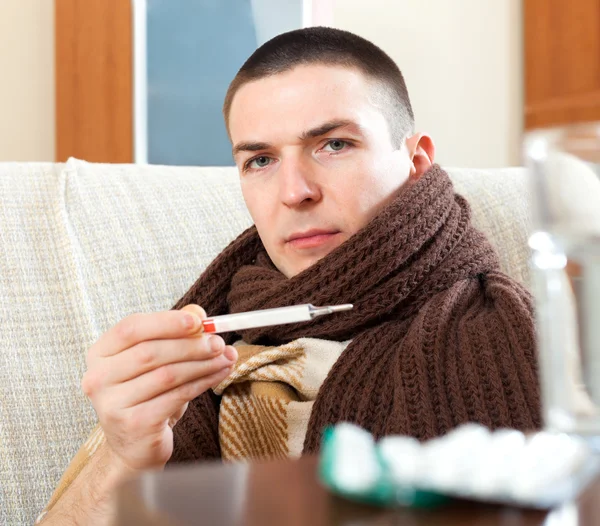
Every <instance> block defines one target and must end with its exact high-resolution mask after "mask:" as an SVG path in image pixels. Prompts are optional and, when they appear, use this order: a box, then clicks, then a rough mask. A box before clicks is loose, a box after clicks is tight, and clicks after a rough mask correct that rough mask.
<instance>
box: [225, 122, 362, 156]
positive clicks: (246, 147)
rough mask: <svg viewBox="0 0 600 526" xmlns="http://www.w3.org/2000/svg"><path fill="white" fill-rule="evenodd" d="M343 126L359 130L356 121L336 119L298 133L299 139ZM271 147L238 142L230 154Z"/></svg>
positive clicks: (257, 143)
mask: <svg viewBox="0 0 600 526" xmlns="http://www.w3.org/2000/svg"><path fill="white" fill-rule="evenodd" d="M344 126H351V127H353V128H355V129H356V130H357V131H359V132H360V131H361V127H360V125H358V124H357V123H356V122H354V121H351V120H347V119H337V120H333V121H329V122H325V123H323V124H321V125H319V126H317V127H316V128H312V129H310V130H307V131H305V132H302V134H301V135H300V140H301V141H305V140H306V139H314V138H316V137H320V136H321V135H325V134H327V133H329V132H331V131H333V130H336V129H337V128H343V127H344ZM271 147H272V145H271V144H269V143H268V142H240V143H238V144H236V145H235V146H234V147H233V150H232V155H233V157H235V156H236V155H237V154H238V153H240V152H259V151H261V150H268V149H270V148H271Z"/></svg>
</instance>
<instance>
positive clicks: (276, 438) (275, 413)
mask: <svg viewBox="0 0 600 526" xmlns="http://www.w3.org/2000/svg"><path fill="white" fill-rule="evenodd" d="M349 343H350V342H349V341H347V342H341V343H340V342H333V341H327V340H319V339H315V338H300V339H298V340H295V341H293V342H291V343H289V344H287V345H282V346H280V347H262V346H257V345H245V344H243V343H239V344H236V348H237V350H238V354H239V358H238V361H237V364H236V367H235V369H234V370H233V372H232V373H231V374H230V375H229V376H228V377H227V378H226V379H225V380H223V382H221V383H220V384H219V385H218V386H217V387H216V388H215V389H214V391H215V393H216V394H218V395H221V396H222V399H221V407H220V410H219V442H220V444H221V455H222V457H223V459H224V460H246V459H272V458H285V457H299V456H300V454H301V453H302V446H303V443H304V437H305V435H306V427H307V425H308V419H309V417H310V413H311V410H312V406H313V403H314V400H315V398H316V397H317V393H318V391H319V388H320V387H321V384H322V383H323V381H324V380H325V377H326V376H327V374H328V373H329V371H330V369H331V367H332V366H333V364H334V363H335V362H336V360H337V359H338V358H339V356H340V354H341V353H342V351H343V350H344V349H345V348H346V346H347V345H348V344H349Z"/></svg>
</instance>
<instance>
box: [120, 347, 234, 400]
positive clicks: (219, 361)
mask: <svg viewBox="0 0 600 526" xmlns="http://www.w3.org/2000/svg"><path fill="white" fill-rule="evenodd" d="M233 363H234V362H233V361H232V360H230V359H229V358H228V357H227V356H225V354H221V355H220V356H217V357H216V358H213V359H212V360H204V361H196V362H179V363H170V364H168V365H163V366H162V367H159V368H158V369H154V370H153V371H150V372H148V373H146V374H143V375H141V376H138V377H137V378H135V379H133V380H130V381H129V382H125V383H123V384H120V385H118V386H116V387H115V388H114V389H113V390H112V393H113V394H112V395H111V398H113V400H112V402H108V403H115V404H118V406H119V407H121V408H127V407H133V406H135V405H138V404H141V403H142V402H146V401H148V400H151V399H152V398H155V397H157V396H159V395H161V394H162V393H166V392H167V391H170V390H172V389H175V388H177V387H179V386H180V385H183V384H186V383H188V382H191V381H194V380H199V379H201V378H203V377H205V376H210V375H211V374H213V373H215V372H217V371H219V370H221V369H224V368H225V367H230V366H232V365H233Z"/></svg>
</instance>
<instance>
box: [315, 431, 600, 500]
mask: <svg viewBox="0 0 600 526" xmlns="http://www.w3.org/2000/svg"><path fill="white" fill-rule="evenodd" d="M599 471H600V458H598V456H596V455H594V453H593V452H592V451H591V450H590V448H589V447H588V445H587V443H586V442H585V441H584V440H583V439H581V438H580V437H575V436H570V435H566V434H555V433H550V432H545V431H540V432H537V433H532V434H524V433H521V432H520V431H515V430H510V429H500V430H495V431H490V430H489V429H487V428H485V427H483V426H481V425H478V424H465V425H463V426H460V427H458V428H456V429H455V430H453V431H451V432H449V433H448V434H446V435H444V436H442V437H439V438H435V439H432V440H429V441H426V442H419V441H417V440H416V439H414V438H410V437H405V436H389V437H385V438H382V439H381V440H379V441H375V440H374V439H373V437H372V436H371V434H370V433H368V432H367V431H365V430H364V429H361V428H359V427H357V426H355V425H352V424H347V423H341V424H338V425H336V426H334V427H330V428H328V429H327V430H326V432H325V433H324V436H323V443H322V448H321V459H320V475H321V479H322V480H323V482H324V483H325V484H326V485H327V486H328V487H330V488H331V489H332V490H333V491H334V492H336V493H338V494H340V495H343V496H346V497H348V498H352V499H355V500H360V501H365V502H370V503H375V504H382V505H406V506H421V507H423V506H424V507H432V506H437V505H440V504H442V503H444V502H447V501H448V500H451V499H468V500H474V501H479V502H489V503H496V504H502V505H510V506H518V507H524V508H535V509H549V508H553V507H555V506H558V505H560V504H563V503H564V502H568V501H570V500H572V499H574V498H576V497H577V495H578V494H579V493H581V492H582V491H583V490H584V489H585V487H586V486H587V484H588V483H589V482H590V481H591V480H593V478H594V477H595V476H596V475H597V474H598V472H599Z"/></svg>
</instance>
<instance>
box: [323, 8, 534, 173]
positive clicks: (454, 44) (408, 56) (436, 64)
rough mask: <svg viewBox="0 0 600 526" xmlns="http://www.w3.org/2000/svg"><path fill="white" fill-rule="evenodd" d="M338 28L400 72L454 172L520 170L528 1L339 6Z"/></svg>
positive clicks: (424, 126)
mask: <svg viewBox="0 0 600 526" xmlns="http://www.w3.org/2000/svg"><path fill="white" fill-rule="evenodd" d="M334 1H335V4H334V25H335V26H336V27H339V28H341V29H346V30H348V31H352V32H354V33H357V34H359V35H361V36H363V37H365V38H367V39H369V40H371V41H373V42H374V43H375V44H377V45H378V46H379V47H381V48H382V49H383V50H384V51H385V52H386V53H388V54H389V55H390V56H391V57H392V58H393V59H394V60H395V61H396V63H397V64H398V65H399V67H400V69H401V70H402V72H403V74H404V77H405V80H406V82H407V85H408V90H409V94H410V96H411V100H412V104H413V109H414V111H415V117H416V121H417V129H418V130H421V131H426V132H428V133H429V134H431V135H432V136H433V139H434V141H435V143H436V146H437V160H438V161H439V162H441V163H442V164H445V165H447V166H469V167H479V168H485V167H499V166H507V165H514V164H520V157H519V156H520V153H519V152H520V141H521V133H522V113H523V110H522V107H523V103H522V51H521V41H522V37H521V27H522V16H521V0H334Z"/></svg>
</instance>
